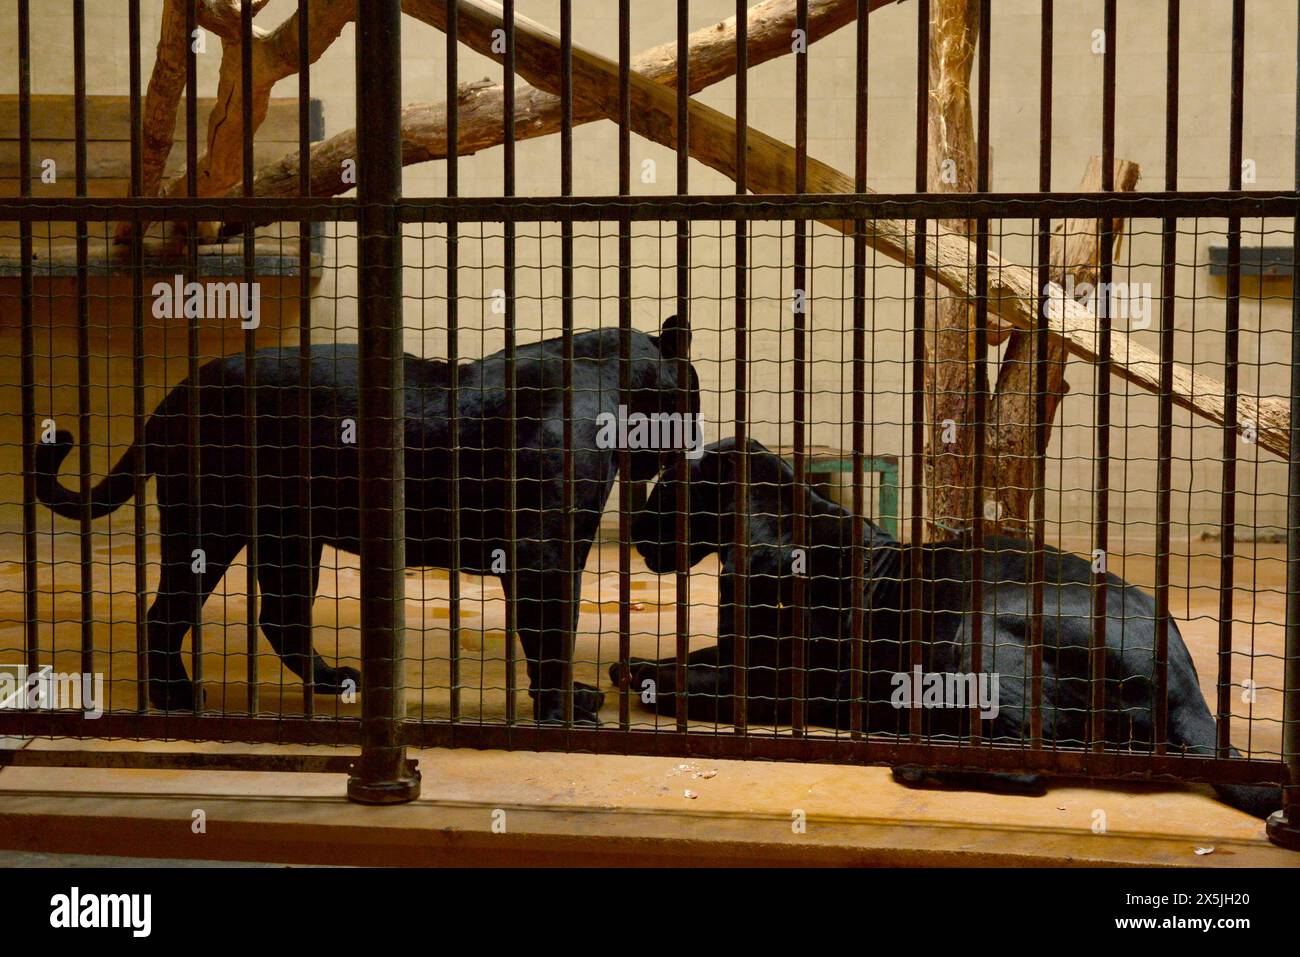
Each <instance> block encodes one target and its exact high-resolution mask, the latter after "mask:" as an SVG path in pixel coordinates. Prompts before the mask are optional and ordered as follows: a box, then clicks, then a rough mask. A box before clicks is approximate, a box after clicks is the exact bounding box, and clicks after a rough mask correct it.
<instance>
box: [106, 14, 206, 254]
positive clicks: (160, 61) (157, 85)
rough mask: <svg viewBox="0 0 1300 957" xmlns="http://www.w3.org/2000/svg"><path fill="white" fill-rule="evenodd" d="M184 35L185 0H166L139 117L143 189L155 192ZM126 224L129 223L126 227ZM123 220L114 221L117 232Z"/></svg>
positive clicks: (172, 122)
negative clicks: (120, 221) (119, 221)
mask: <svg viewBox="0 0 1300 957" xmlns="http://www.w3.org/2000/svg"><path fill="white" fill-rule="evenodd" d="M188 43H189V38H188V37H187V36H186V35H185V0H166V2H165V3H164V4H163V11H162V24H161V26H160V27H159V30H158V46H157V48H156V50H155V51H154V61H153V72H152V73H150V74H149V86H148V88H147V89H146V90H145V95H144V106H143V108H142V111H141V112H142V118H141V121H140V165H141V169H142V171H143V192H144V195H145V196H155V195H157V193H158V187H159V185H161V183H162V174H163V168H164V167H165V166H166V165H167V157H168V155H169V154H170V153H171V149H172V131H173V130H174V129H175V128H176V108H177V107H178V106H180V102H181V93H182V91H184V89H185V57H186V51H187V50H188V49H189V47H188V46H187V44H188ZM128 228H129V227H128ZM122 229H123V224H121V223H119V224H118V231H119V233H121V231H122Z"/></svg>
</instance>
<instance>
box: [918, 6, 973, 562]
mask: <svg viewBox="0 0 1300 957" xmlns="http://www.w3.org/2000/svg"><path fill="white" fill-rule="evenodd" d="M979 19H980V10H979V0H934V2H933V4H932V5H931V7H930V38H929V39H930V56H929V66H930V91H929V97H930V102H929V109H928V111H927V113H928V128H927V138H928V149H927V151H926V154H927V158H928V160H929V170H928V184H929V187H930V191H931V192H935V193H973V192H975V190H976V182H975V171H976V166H977V163H978V157H977V154H976V149H975V122H974V119H973V117H972V115H971V104H970V75H971V64H972V63H974V61H975V39H976V37H977V36H978V35H979ZM943 224H944V225H945V226H946V227H947V228H949V229H951V230H953V231H954V232H956V233H961V234H963V235H966V236H969V235H970V234H971V230H972V227H973V223H972V221H971V220H969V219H956V220H944V221H943ZM968 281H969V282H970V283H972V284H973V283H974V281H975V277H974V276H973V275H972V276H970V277H969V280H968ZM927 299H928V300H929V301H928V304H927V308H926V327H927V335H926V350H925V351H926V356H925V398H926V411H927V421H926V443H925V457H924V461H925V487H926V495H927V498H928V500H929V501H928V504H929V508H928V510H927V514H928V519H929V521H928V525H929V531H930V534H931V536H932V537H938V538H946V537H948V536H949V535H950V534H951V533H952V532H954V531H958V530H962V529H965V528H967V527H969V525H970V523H971V520H972V515H971V507H972V505H971V502H972V491H973V488H974V484H973V478H974V476H973V474H972V473H973V465H972V455H973V446H974V435H975V430H974V416H973V412H974V410H973V408H972V406H971V401H970V398H971V395H972V391H971V390H972V388H973V386H974V378H975V365H974V361H973V359H974V333H975V327H974V323H973V319H974V317H973V307H972V304H971V302H970V300H969V299H966V298H965V297H963V296H957V295H953V294H951V293H947V292H946V291H943V292H941V291H940V290H939V287H938V284H937V283H935V282H933V281H931V283H930V288H929V294H928V296H927Z"/></svg>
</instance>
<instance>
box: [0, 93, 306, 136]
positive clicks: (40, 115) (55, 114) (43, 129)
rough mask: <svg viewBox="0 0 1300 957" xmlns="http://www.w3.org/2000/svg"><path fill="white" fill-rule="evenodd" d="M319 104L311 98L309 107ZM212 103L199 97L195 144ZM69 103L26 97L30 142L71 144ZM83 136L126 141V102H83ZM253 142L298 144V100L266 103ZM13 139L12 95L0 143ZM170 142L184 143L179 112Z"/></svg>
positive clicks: (0, 104)
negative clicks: (41, 141) (197, 128)
mask: <svg viewBox="0 0 1300 957" xmlns="http://www.w3.org/2000/svg"><path fill="white" fill-rule="evenodd" d="M317 102H319V101H317V100H315V99H314V98H313V103H317ZM215 103H216V97H212V96H201V97H199V142H200V143H203V142H204V141H205V140H206V139H207V115H208V114H209V113H210V112H211V111H212V107H213V105H214V104H215ZM75 105H76V104H75V101H74V99H73V97H72V96H71V95H69V94H66V93H42V94H33V95H32V138H33V139H36V140H67V141H69V142H72V141H73V140H75V139H76V132H75V131H76V127H75V124H74V122H73V111H74V109H75ZM86 130H87V135H88V138H89V140H90V141H91V142H99V141H105V140H113V141H121V142H123V143H129V142H130V141H131V98H130V97H128V96H99V95H96V96H88V97H86ZM313 134H314V135H313V139H319V138H320V132H319V131H318V130H313ZM257 135H258V138H259V139H261V138H262V137H263V136H265V137H266V138H267V139H269V140H276V141H284V142H289V143H293V144H295V145H296V144H297V142H298V98H297V97H290V96H277V97H272V99H271V104H270V109H269V111H268V113H267V115H266V119H265V120H264V121H263V122H262V125H261V126H260V127H259V128H258V131H257ZM17 139H18V97H17V95H16V94H11V93H7V94H3V95H0V140H17ZM173 139H174V140H175V141H176V142H179V143H183V142H184V141H185V112H184V111H183V110H177V111H176V129H175V133H174V134H173Z"/></svg>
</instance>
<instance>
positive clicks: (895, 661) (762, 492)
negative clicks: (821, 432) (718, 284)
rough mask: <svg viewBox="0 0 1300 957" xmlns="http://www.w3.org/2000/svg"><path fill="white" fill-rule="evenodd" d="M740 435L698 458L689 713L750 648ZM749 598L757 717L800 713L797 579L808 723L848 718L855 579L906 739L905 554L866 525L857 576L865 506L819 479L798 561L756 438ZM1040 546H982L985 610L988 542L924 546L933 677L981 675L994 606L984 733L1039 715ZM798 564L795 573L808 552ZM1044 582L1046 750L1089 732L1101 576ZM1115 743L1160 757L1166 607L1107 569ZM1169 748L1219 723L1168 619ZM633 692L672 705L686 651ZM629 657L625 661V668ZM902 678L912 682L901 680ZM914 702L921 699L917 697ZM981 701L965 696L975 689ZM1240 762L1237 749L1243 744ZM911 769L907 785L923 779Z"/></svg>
mask: <svg viewBox="0 0 1300 957" xmlns="http://www.w3.org/2000/svg"><path fill="white" fill-rule="evenodd" d="M738 455H739V453H738V451H737V449H736V446H735V441H734V440H726V441H723V442H718V443H715V444H713V445H710V446H707V447H706V449H705V451H704V454H703V456H702V457H700V458H698V459H696V460H694V461H690V462H689V463H688V466H689V502H690V515H689V522H688V525H687V534H688V535H689V541H690V555H689V561H690V564H692V565H694V564H696V563H697V562H699V561H701V560H702V559H703V558H704V557H705V556H706V555H709V554H711V553H713V552H715V551H716V552H718V554H719V560H720V564H721V572H720V581H719V595H720V599H719V609H718V635H719V636H722V637H721V638H720V640H719V643H718V645H715V646H713V647H709V648H702V649H699V650H697V651H694V652H692V653H691V654H690V656H689V658H688V659H687V670H686V675H687V710H688V713H689V714H690V716H691V717H693V718H696V719H697V720H705V721H729V720H731V707H732V700H733V699H732V698H731V694H732V688H733V679H734V674H735V662H736V660H737V659H736V653H735V651H736V649H735V642H736V641H737V639H736V638H734V637H727V636H734V635H735V634H736V633H737V632H736V628H735V617H736V616H735V606H734V605H733V604H731V596H732V595H733V593H734V585H735V578H734V576H735V574H736V563H735V545H734V542H735V535H734V530H733V525H734V497H733V492H734V488H735V485H734V482H735V474H736V473H735V459H736V458H737V456H738ZM678 468H679V465H677V464H674V465H673V466H672V467H670V468H669V469H668V470H667V471H665V473H664V474H663V475H662V476H661V477H660V479H659V482H658V483H657V484H656V485H655V489H654V492H653V493H652V494H651V496H650V499H649V501H648V503H647V505H646V508H645V510H644V511H643V512H642V514H641V515H640V516H639V517H638V519H637V522H636V524H635V526H634V528H633V537H634V539H635V541H636V546H637V550H638V551H639V552H640V553H641V555H642V556H643V557H644V558H645V560H646V564H647V565H648V566H649V567H650V569H651V570H652V571H655V572H661V573H662V572H667V571H672V570H673V569H674V568H675V563H676V546H675V545H674V541H675V538H676V522H675V512H676V502H677V486H678V484H679V483H680V481H681V476H680V474H679V473H678V471H677V469H678ZM749 478H750V500H749V516H750V518H749V526H748V527H749V543H750V547H749V569H748V571H749V576H748V578H749V581H748V588H749V596H750V601H749V603H748V606H747V614H748V621H747V627H746V632H747V634H748V636H749V637H748V638H747V639H746V641H745V655H746V658H745V664H746V682H747V685H746V702H747V709H748V717H749V720H750V721H751V722H753V723H755V724H768V725H772V724H775V723H789V721H790V716H791V702H792V700H793V696H794V687H793V686H794V682H793V678H794V669H793V653H794V638H793V637H792V636H793V635H794V634H795V633H796V627H795V619H794V615H795V614H796V609H795V608H794V607H793V597H794V596H793V582H794V577H795V574H796V573H802V574H803V575H804V576H805V604H806V607H807V617H806V619H805V622H806V625H805V631H804V635H805V637H806V638H807V648H806V658H805V662H806V667H807V673H806V682H805V686H804V689H805V690H804V696H805V698H806V699H807V701H808V707H807V718H808V720H809V722H811V723H812V724H819V725H825V726H828V727H834V728H845V729H847V728H848V727H849V726H850V703H851V701H852V689H851V677H852V671H851V665H850V650H851V642H850V641H848V640H846V639H848V638H849V636H850V635H851V634H852V628H851V624H852V622H851V614H852V609H853V605H854V595H853V589H854V588H860V589H862V594H861V595H860V596H858V597H859V598H860V600H861V605H860V607H862V608H863V609H864V610H865V621H864V634H865V638H866V642H865V645H866V656H867V662H866V670H867V675H866V678H865V681H864V684H865V697H866V702H867V704H866V707H864V709H863V711H864V718H863V720H864V724H865V725H866V728H867V730H868V731H870V732H889V733H897V732H902V733H906V732H907V717H906V714H905V713H904V712H903V711H901V710H900V707H899V704H900V700H899V695H898V694H897V692H898V690H899V688H900V685H906V684H907V683H908V679H909V678H910V677H911V676H910V674H909V672H910V669H909V667H908V660H909V659H908V654H907V651H908V649H907V638H908V635H909V629H908V627H907V624H908V622H907V619H906V618H905V616H906V615H907V613H908V611H909V609H911V608H913V607H915V606H914V605H913V603H912V601H911V595H910V588H909V583H908V581H907V575H906V572H905V568H904V561H905V558H904V551H903V546H902V545H900V544H899V543H898V542H897V541H896V540H895V539H894V538H892V537H891V536H890V535H889V534H888V533H887V532H886V531H885V530H884V529H882V528H880V527H879V526H877V525H875V524H873V523H871V522H870V521H867V520H865V519H863V520H862V522H863V529H862V540H863V543H864V546H865V554H864V556H863V561H864V569H865V575H864V578H863V580H862V581H861V582H858V583H855V582H854V579H853V577H852V574H851V571H852V567H853V566H852V542H853V522H854V518H853V516H852V515H851V514H850V513H849V512H847V511H846V510H845V509H843V508H841V507H840V506H838V505H836V504H834V503H833V502H830V501H827V500H826V499H824V498H822V497H821V496H820V495H818V494H817V493H816V492H815V491H814V490H813V489H811V488H808V489H806V490H805V491H806V502H807V512H806V514H807V515H808V521H807V543H808V547H807V549H806V551H805V553H804V554H803V555H802V556H798V555H797V553H796V550H795V546H794V544H793V534H792V532H793V528H792V516H793V515H794V490H795V485H794V481H795V476H794V473H793V471H792V470H791V469H790V467H789V466H788V465H787V464H786V463H785V462H783V461H782V460H781V459H780V458H779V457H778V456H776V455H774V454H773V453H772V452H770V451H768V450H767V449H765V448H764V447H763V446H762V445H760V444H758V443H757V442H751V443H750V444H749ZM1031 554H1032V546H1031V545H1030V544H1029V543H1028V542H1024V541H1020V540H1017V539H1013V538H1006V537H1002V536H989V537H988V538H987V539H986V540H985V543H984V549H983V552H982V555H983V574H982V580H983V582H984V588H983V599H982V605H981V607H979V608H978V609H976V608H974V607H973V599H974V596H973V594H972V591H971V587H970V583H971V581H972V580H973V577H974V575H973V558H974V555H975V550H974V548H973V546H972V543H971V542H970V541H969V540H968V539H954V540H950V541H943V542H933V543H927V544H926V545H925V546H923V548H922V551H921V559H922V566H921V567H922V571H921V576H920V578H921V589H920V591H921V596H920V603H919V606H920V607H919V610H920V613H921V616H922V635H923V645H924V654H925V666H924V672H926V673H930V674H942V675H945V676H947V675H953V676H955V675H968V674H970V672H971V671H972V669H971V644H972V642H971V621H972V620H973V618H974V616H975V614H980V615H982V616H983V628H982V638H981V648H982V652H981V654H982V660H981V668H982V670H983V671H984V672H985V674H988V675H993V674H996V675H997V686H998V687H997V689H996V693H997V698H996V701H997V705H998V706H997V708H996V709H995V710H996V716H995V717H993V718H992V720H986V721H984V722H982V724H983V727H982V728H981V731H982V734H983V736H984V737H985V739H986V740H992V741H1002V742H1008V743H1014V744H1021V743H1022V742H1023V741H1025V740H1026V739H1027V738H1028V729H1029V720H1030V700H1031V697H1030V679H1029V674H1030V665H1029V655H1030V629H1029V615H1030V587H1029V585H1028V582H1029V581H1030V573H1031V564H1030V555H1031ZM797 559H798V560H799V561H798V564H799V565H801V566H802V567H796V560H797ZM1043 577H1044V584H1043V619H1042V621H1043V644H1044V649H1043V684H1042V688H1043V697H1042V721H1043V736H1044V739H1045V741H1046V743H1047V745H1048V746H1067V747H1069V746H1075V747H1078V746H1082V745H1084V744H1085V743H1086V739H1087V735H1088V731H1087V727H1088V718H1089V715H1090V710H1089V692H1090V687H1091V686H1090V682H1089V680H1088V675H1089V665H1088V656H1089V650H1090V648H1091V644H1092V635H1093V617H1092V615H1093V611H1092V605H1093V589H1092V587H1091V582H1092V569H1091V566H1090V565H1089V563H1088V562H1086V561H1084V560H1083V559H1082V558H1079V557H1078V556H1076V555H1071V554H1068V553H1065V552H1060V551H1057V550H1056V549H1054V548H1050V547H1049V548H1047V551H1046V556H1045V562H1044V576H1043ZM1106 578H1107V582H1108V587H1107V591H1106V601H1107V610H1106V616H1107V621H1106V668H1105V674H1106V680H1105V705H1104V707H1105V732H1104V733H1105V739H1106V742H1107V743H1108V744H1109V745H1111V746H1118V747H1123V748H1130V749H1134V750H1149V749H1150V747H1151V742H1152V740H1153V729H1152V725H1153V720H1152V719H1153V710H1154V681H1155V679H1154V660H1155V633H1156V629H1155V621H1156V613H1155V602H1154V600H1153V599H1152V598H1151V596H1150V595H1148V594H1147V593H1146V592H1144V591H1142V590H1141V589H1140V588H1137V587H1135V586H1133V585H1130V584H1128V583H1127V582H1125V581H1123V580H1122V579H1120V578H1119V577H1117V576H1115V575H1113V574H1109V575H1107V576H1106ZM1168 634H1169V640H1168V662H1169V671H1168V675H1169V682H1168V689H1169V696H1168V706H1169V721H1168V734H1169V745H1170V750H1171V751H1175V750H1185V751H1186V753H1188V754H1204V755H1212V754H1214V752H1215V745H1216V738H1215V724H1214V719H1213V718H1212V717H1211V715H1210V711H1209V708H1208V707H1207V706H1206V704H1205V699H1204V697H1203V696H1202V695H1201V690H1200V684H1199V682H1198V680H1197V676H1196V666H1195V664H1194V663H1193V661H1192V657H1191V655H1190V654H1189V653H1188V651H1187V646H1186V645H1185V644H1184V643H1183V639H1182V635H1181V634H1180V633H1179V631H1178V626H1177V624H1175V623H1174V622H1173V621H1172V620H1171V621H1169V630H1168ZM631 666H632V667H631V676H630V677H631V680H632V686H633V688H634V689H642V688H644V687H645V685H644V682H646V681H653V682H654V683H655V697H656V700H655V706H656V708H657V710H659V711H661V712H666V713H669V714H671V713H674V712H675V710H676V708H677V706H678V701H677V698H678V696H677V694H676V693H675V683H676V671H675V661H674V659H671V658H667V659H662V660H660V661H650V660H646V659H633V660H632V662H631ZM617 667H618V666H617V665H614V666H613V667H612V668H611V679H613V678H615V677H616V676H617V675H616V669H617ZM900 676H901V677H902V680H901V681H900ZM916 700H917V698H916V697H915V696H914V697H912V699H911V701H913V702H914V701H916ZM967 700H969V698H968V699H967ZM970 713H971V712H970V710H969V709H968V708H964V707H963V708H942V707H939V708H935V709H933V710H930V709H927V710H925V711H923V719H924V724H925V730H926V733H927V734H930V735H933V736H935V737H936V738H948V739H955V738H957V737H958V736H959V735H961V734H963V733H965V732H966V731H967V730H968V728H969V720H970ZM1232 753H1233V754H1234V755H1235V754H1236V753H1237V752H1236V751H1235V750H1233V751H1232ZM915 774H916V772H915V769H912V773H911V774H908V775H906V776H905V777H904V780H914V779H915ZM933 776H934V777H936V778H938V779H939V780H940V781H944V782H945V783H962V782H964V783H967V784H973V785H975V786H977V787H981V788H991V789H998V790H1002V789H1007V788H1009V787H1014V786H1016V785H1020V786H1025V785H1032V784H1034V782H1033V780H1032V779H1031V778H1026V777H1024V776H1020V775H1015V776H1009V775H988V774H974V775H964V774H962V773H954V774H947V775H945V774H935V775H933ZM1216 790H1217V791H1218V794H1219V796H1220V797H1221V798H1222V799H1223V800H1224V801H1225V802H1227V803H1228V804H1231V805H1233V806H1234V807H1237V808H1240V809H1242V810H1245V811H1249V812H1250V813H1252V814H1255V815H1257V816H1260V817H1267V816H1268V815H1269V813H1271V812H1272V811H1275V810H1277V809H1278V808H1279V807H1281V806H1282V794H1281V790H1280V789H1279V788H1277V787H1269V786H1238V785H1220V786H1217V788H1216Z"/></svg>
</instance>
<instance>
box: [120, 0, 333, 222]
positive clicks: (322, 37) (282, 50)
mask: <svg viewBox="0 0 1300 957" xmlns="http://www.w3.org/2000/svg"><path fill="white" fill-rule="evenodd" d="M265 3H266V0H254V3H253V13H254V14H256V13H257V12H258V11H259V10H261V9H262V7H263V6H264V5H265ZM173 6H174V7H175V8H176V10H175V11H174V13H175V15H179V18H180V26H179V41H178V40H177V36H176V33H177V29H176V27H175V26H174V25H171V26H170V29H169V24H168V21H167V18H166V12H165V15H164V23H163V31H162V33H163V38H162V39H160V40H159V61H160V62H161V61H162V58H163V45H164V41H166V42H167V44H168V49H169V51H170V52H169V54H168V55H169V56H171V57H173V58H176V57H179V60H178V63H179V76H178V77H177V76H174V75H173V74H174V73H175V70H164V72H163V74H162V76H163V79H164V80H171V81H172V82H173V83H174V82H179V84H180V86H179V88H177V89H175V91H174V96H173V99H172V100H171V103H170V108H168V106H167V104H166V103H165V102H164V101H163V99H162V97H161V96H160V97H159V102H158V115H157V116H155V117H154V118H153V119H152V121H151V120H150V119H149V116H148V111H147V102H148V101H146V121H145V128H146V131H148V130H149V129H150V125H149V124H150V122H152V123H153V124H154V126H153V130H154V133H153V135H152V136H150V135H146V137H145V139H144V141H143V156H144V163H145V169H146V171H148V170H149V169H150V168H151V166H152V165H155V164H156V166H157V172H156V175H155V179H154V181H153V184H152V189H151V190H147V191H146V195H153V194H154V193H156V192H157V190H158V179H159V178H160V177H161V173H162V164H163V163H165V162H166V159H167V154H168V152H170V150H171V141H172V135H173V131H174V129H175V119H176V103H177V102H178V101H179V99H180V90H181V89H183V88H184V86H185V51H186V46H185V44H186V43H187V42H188V38H187V37H186V36H185V8H184V4H183V3H182V2H180V0H176V2H169V3H168V10H169V11H170V10H171V8H172V7H173ZM240 10H241V5H240V3H239V2H238V0H201V2H200V3H199V7H198V10H197V11H196V18H197V20H198V22H199V23H200V24H201V25H202V26H203V27H204V28H206V29H208V30H211V31H212V32H213V33H215V34H216V35H217V36H218V37H220V38H221V44H222V48H221V51H222V52H221V72H220V78H219V81H218V86H217V103H216V105H215V106H214V107H213V108H212V112H211V113H210V114H209V115H208V135H207V148H206V149H205V150H204V152H203V153H201V154H200V156H199V161H198V169H197V175H196V180H197V191H198V195H200V196H222V195H226V194H228V193H229V192H230V191H231V189H232V187H234V186H237V185H238V184H239V183H240V182H241V181H242V179H243V174H242V158H243V146H244V130H243V84H242V81H241V75H240V69H241V60H242V52H243V44H242V42H241V30H240V17H241V13H240ZM355 11H356V6H355V4H354V3H351V2H347V0H313V2H311V3H310V4H309V6H308V11H307V18H308V26H309V40H308V46H309V57H310V62H312V63H314V62H316V60H317V59H318V58H319V57H320V55H321V54H322V53H324V52H325V50H326V48H327V47H329V45H330V44H331V43H333V42H334V41H335V40H336V39H338V36H339V34H340V33H341V32H342V30H343V27H344V26H345V25H346V24H347V23H348V22H349V21H350V20H352V18H353V16H354V14H355ZM178 42H179V48H177V43H178ZM252 59H253V130H252V131H251V132H253V133H255V132H256V130H257V127H258V126H259V125H261V122H262V120H264V119H265V118H266V112H267V108H268V106H269V104H270V97H271V88H272V87H273V86H275V84H276V83H277V82H278V81H279V80H281V79H283V78H284V77H286V76H292V75H293V74H295V73H297V72H298V70H299V67H300V65H299V63H298V12H297V10H295V11H294V12H293V13H292V14H291V15H290V16H289V17H287V18H286V19H285V20H284V22H283V23H281V24H280V25H279V26H278V27H276V28H275V29H274V30H271V31H270V32H267V31H264V30H260V29H258V28H257V27H254V32H253V49H252ZM158 77H159V65H158V64H157V63H156V64H155V66H154V74H153V78H151V79H150V83H149V86H150V93H151V94H152V92H153V86H154V80H155V78H158ZM167 90H168V91H170V90H171V88H170V86H169V87H167ZM164 112H165V116H164V115H163V113H164ZM164 127H165V136H166V143H165V144H164V143H162V141H161V138H162V136H163V135H164V134H163V128H164ZM148 185H149V183H148V180H146V186H148ZM186 189H187V183H186V171H185V169H183V168H182V169H181V170H180V171H179V172H178V173H177V175H176V176H175V177H173V178H172V180H171V181H170V182H169V183H168V184H167V186H166V188H165V189H164V190H163V194H164V195H165V196H184V195H185V193H186ZM146 225H147V224H146ZM201 229H202V231H203V233H204V235H205V238H206V239H208V240H211V239H214V238H215V236H216V229H215V226H213V225H211V224H204V225H203V226H202V227H201ZM130 235H131V225H130V224H129V223H126V222H122V223H118V225H117V229H116V231H115V240H116V241H117V242H119V243H121V242H125V241H126V240H127V239H129V238H130Z"/></svg>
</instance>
